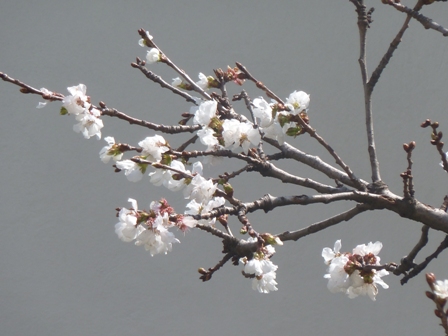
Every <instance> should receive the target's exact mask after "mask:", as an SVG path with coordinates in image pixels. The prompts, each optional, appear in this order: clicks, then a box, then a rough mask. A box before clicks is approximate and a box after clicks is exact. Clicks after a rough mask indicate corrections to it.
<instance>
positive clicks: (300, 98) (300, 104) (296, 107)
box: [286, 91, 310, 114]
mask: <svg viewBox="0 0 448 336" xmlns="http://www.w3.org/2000/svg"><path fill="white" fill-rule="evenodd" d="M309 104H310V96H309V94H307V93H305V92H303V91H294V92H293V93H291V94H290V95H289V97H288V98H286V106H288V107H289V109H290V110H291V113H292V114H298V113H300V112H303V111H305V112H306V110H307V109H308V106H309Z"/></svg>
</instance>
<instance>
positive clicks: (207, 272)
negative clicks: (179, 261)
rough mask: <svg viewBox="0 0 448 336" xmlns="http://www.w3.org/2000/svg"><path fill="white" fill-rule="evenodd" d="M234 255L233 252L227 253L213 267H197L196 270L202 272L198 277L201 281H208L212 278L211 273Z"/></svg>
mask: <svg viewBox="0 0 448 336" xmlns="http://www.w3.org/2000/svg"><path fill="white" fill-rule="evenodd" d="M233 256H234V254H233V253H227V254H226V255H225V256H224V258H222V259H221V260H220V261H219V262H218V263H217V264H216V265H215V266H214V267H211V268H209V269H208V270H206V269H205V268H200V269H198V272H199V273H200V274H202V275H201V276H200V277H199V279H201V280H202V281H203V282H205V281H208V280H210V279H211V278H212V275H213V274H214V273H215V272H216V271H217V270H219V269H220V268H221V267H223V266H224V264H225V263H226V262H228V261H229V260H230V259H232V257H233Z"/></svg>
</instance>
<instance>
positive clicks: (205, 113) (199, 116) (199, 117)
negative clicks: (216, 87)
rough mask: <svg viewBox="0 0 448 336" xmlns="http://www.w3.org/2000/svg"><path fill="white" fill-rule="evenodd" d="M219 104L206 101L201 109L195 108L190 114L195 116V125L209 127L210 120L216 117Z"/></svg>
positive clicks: (201, 105)
mask: <svg viewBox="0 0 448 336" xmlns="http://www.w3.org/2000/svg"><path fill="white" fill-rule="evenodd" d="M217 107H218V103H217V102H216V101H215V100H206V101H204V102H202V103H201V104H200V105H199V107H198V106H193V107H192V108H191V109H190V113H191V114H194V118H193V123H194V124H196V125H203V126H208V125H209V124H210V119H212V118H213V117H215V116H216V108H217Z"/></svg>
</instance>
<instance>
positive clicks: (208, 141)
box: [196, 127, 219, 150]
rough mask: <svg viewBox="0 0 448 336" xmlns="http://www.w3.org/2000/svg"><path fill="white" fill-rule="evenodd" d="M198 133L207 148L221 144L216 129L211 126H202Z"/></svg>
mask: <svg viewBox="0 0 448 336" xmlns="http://www.w3.org/2000/svg"><path fill="white" fill-rule="evenodd" d="M196 134H197V135H198V137H199V140H200V141H201V142H202V144H204V145H206V146H207V150H210V149H211V148H212V147H215V146H218V145H219V141H218V139H217V138H216V137H215V131H214V130H213V129H211V128H209V127H203V128H201V129H200V130H199V131H198V132H197V133H196Z"/></svg>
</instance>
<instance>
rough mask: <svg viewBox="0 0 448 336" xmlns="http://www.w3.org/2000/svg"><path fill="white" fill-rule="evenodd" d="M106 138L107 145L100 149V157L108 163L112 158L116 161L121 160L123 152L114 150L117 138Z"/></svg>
mask: <svg viewBox="0 0 448 336" xmlns="http://www.w3.org/2000/svg"><path fill="white" fill-rule="evenodd" d="M104 140H105V141H106V142H107V143H108V145H107V146H104V147H103V148H102V149H101V151H100V159H101V161H103V162H104V163H108V162H109V161H110V159H113V160H114V161H119V160H121V158H122V156H123V153H121V152H118V151H114V146H115V139H114V138H113V137H105V138H104Z"/></svg>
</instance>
